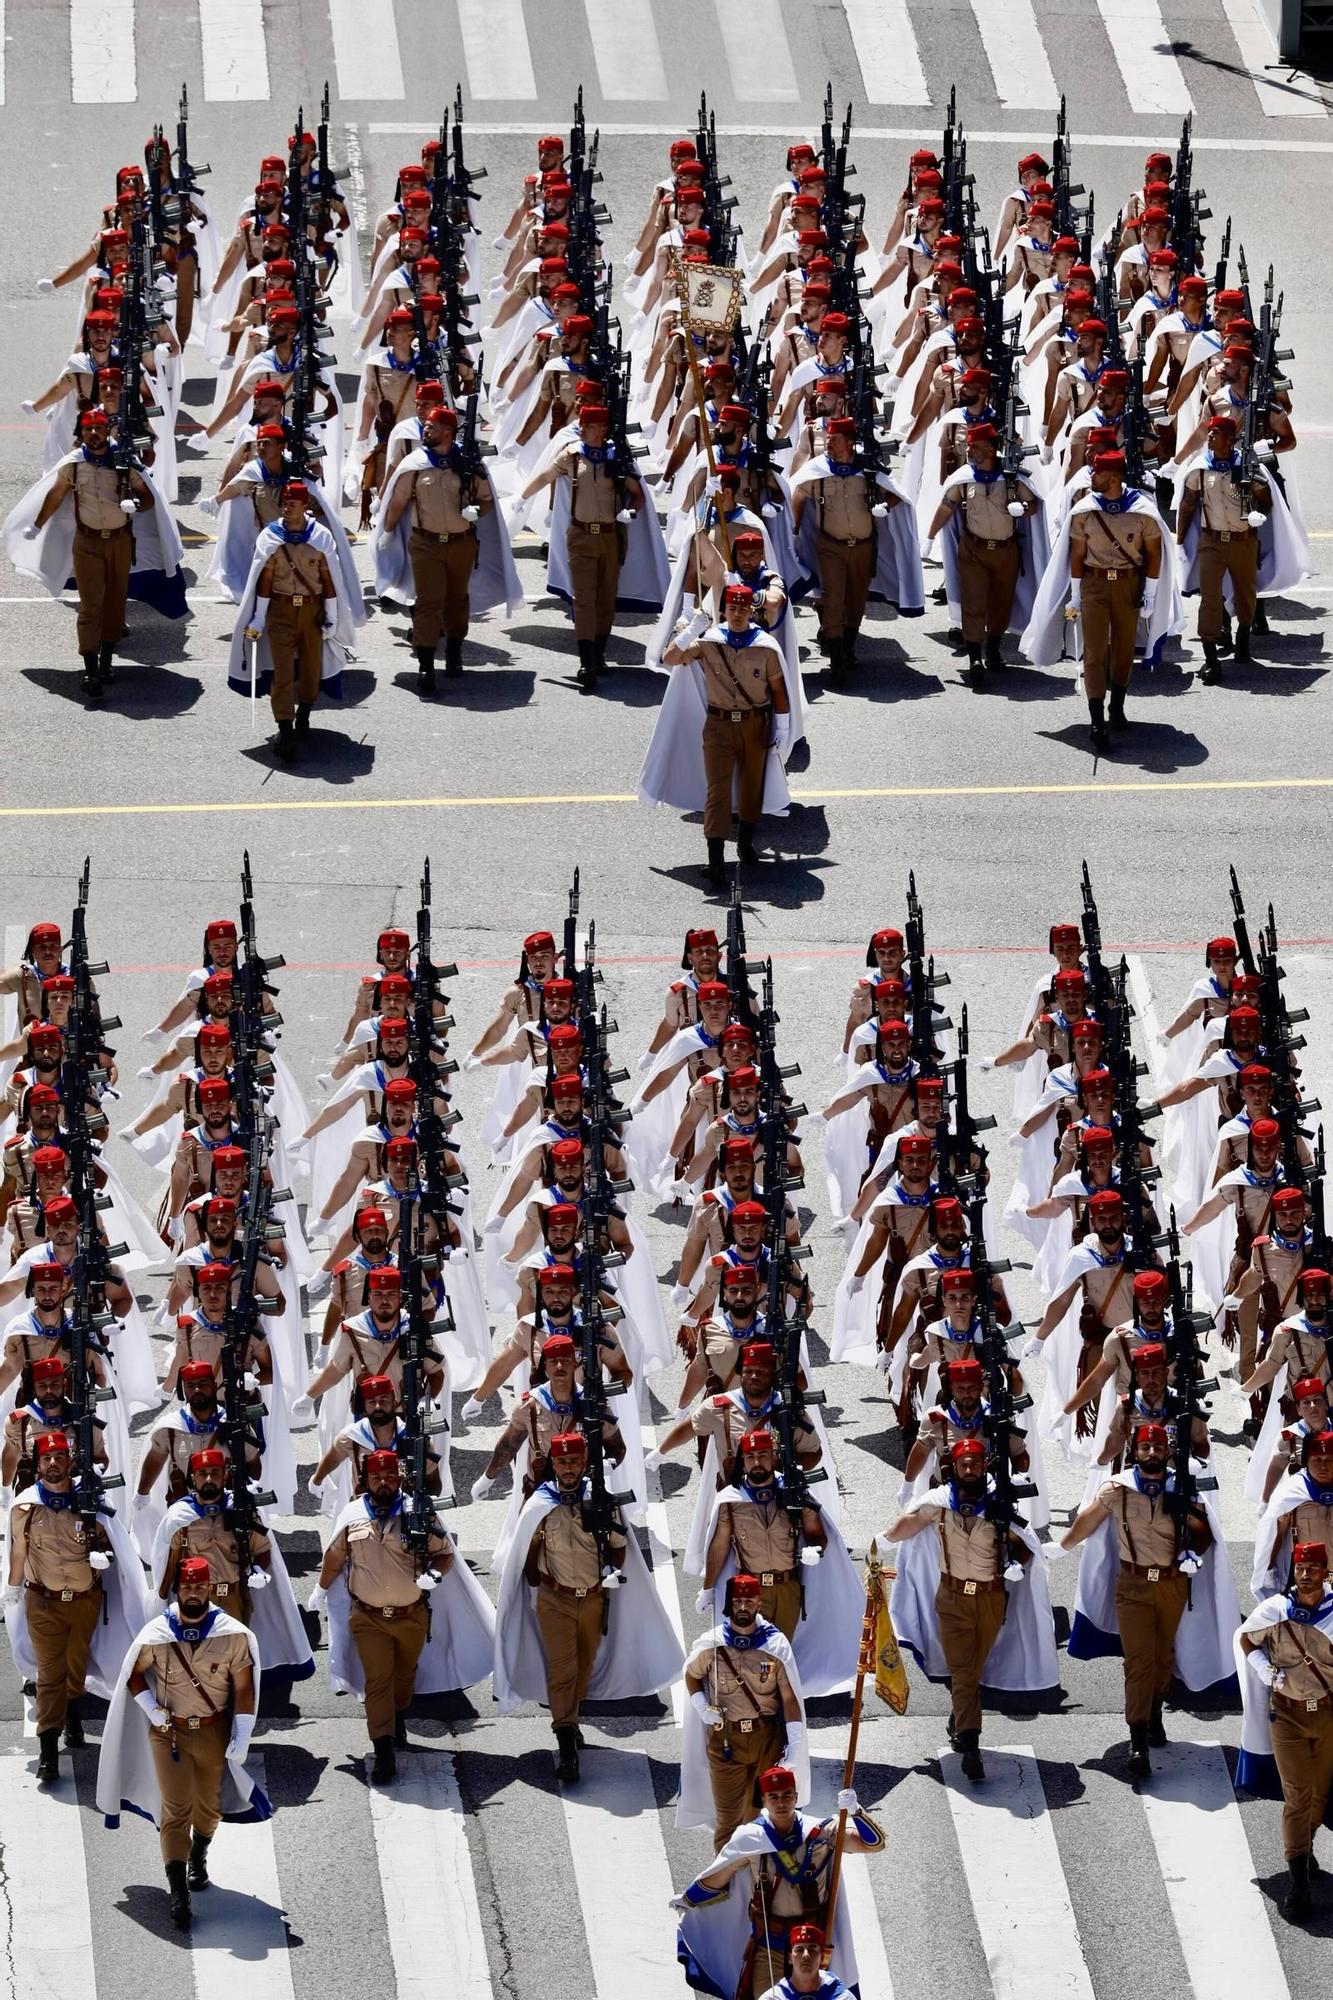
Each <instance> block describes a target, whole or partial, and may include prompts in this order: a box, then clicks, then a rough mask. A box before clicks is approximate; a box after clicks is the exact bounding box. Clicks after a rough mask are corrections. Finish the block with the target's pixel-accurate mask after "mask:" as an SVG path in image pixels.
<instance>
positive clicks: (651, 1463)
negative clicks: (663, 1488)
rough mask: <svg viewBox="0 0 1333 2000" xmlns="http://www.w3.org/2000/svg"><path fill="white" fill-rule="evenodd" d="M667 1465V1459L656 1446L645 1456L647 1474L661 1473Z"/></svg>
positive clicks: (644, 1467) (644, 1462)
mask: <svg viewBox="0 0 1333 2000" xmlns="http://www.w3.org/2000/svg"><path fill="white" fill-rule="evenodd" d="M665 1464H666V1458H665V1456H664V1454H663V1453H662V1452H660V1451H659V1450H658V1449H657V1446H656V1445H654V1446H653V1448H652V1450H651V1451H646V1452H645V1453H644V1455H643V1469H644V1471H645V1472H660V1471H661V1470H662V1467H663V1466H664V1465H665Z"/></svg>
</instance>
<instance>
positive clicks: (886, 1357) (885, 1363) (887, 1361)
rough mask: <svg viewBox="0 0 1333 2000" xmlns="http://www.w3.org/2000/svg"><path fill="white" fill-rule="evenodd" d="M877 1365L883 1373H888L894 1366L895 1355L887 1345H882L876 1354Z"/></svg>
mask: <svg viewBox="0 0 1333 2000" xmlns="http://www.w3.org/2000/svg"><path fill="white" fill-rule="evenodd" d="M875 1366H876V1368H877V1369H878V1370H879V1372H880V1374H881V1375H888V1374H889V1373H890V1372H891V1371H892V1368H893V1356H892V1355H891V1354H890V1353H889V1350H888V1348H887V1347H881V1348H879V1349H878V1350H877V1352H876V1354H875Z"/></svg>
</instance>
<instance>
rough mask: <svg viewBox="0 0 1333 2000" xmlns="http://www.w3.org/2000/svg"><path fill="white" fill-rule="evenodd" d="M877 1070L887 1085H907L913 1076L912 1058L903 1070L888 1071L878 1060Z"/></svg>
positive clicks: (909, 1058)
mask: <svg viewBox="0 0 1333 2000" xmlns="http://www.w3.org/2000/svg"><path fill="white" fill-rule="evenodd" d="M875 1068H876V1069H877V1070H878V1071H879V1073H880V1075H881V1076H882V1077H883V1079H884V1081H885V1083H906V1082H907V1081H908V1079H909V1078H910V1076H911V1074H912V1058H911V1057H910V1056H909V1057H908V1058H907V1061H906V1062H905V1063H904V1064H903V1067H902V1068H901V1069H886V1068H885V1066H884V1064H883V1063H882V1062H880V1061H878V1060H877V1061H876V1063H875Z"/></svg>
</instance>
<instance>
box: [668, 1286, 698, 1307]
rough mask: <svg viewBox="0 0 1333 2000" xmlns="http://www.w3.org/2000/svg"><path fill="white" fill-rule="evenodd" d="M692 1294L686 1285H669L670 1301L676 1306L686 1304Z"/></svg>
mask: <svg viewBox="0 0 1333 2000" xmlns="http://www.w3.org/2000/svg"><path fill="white" fill-rule="evenodd" d="M692 1296H693V1294H692V1293H691V1291H690V1288H689V1286H688V1285H673V1286H672V1287H671V1298H670V1303H671V1304H672V1305H673V1306H676V1307H680V1306H687V1305H688V1304H689V1302H690V1299H691V1298H692Z"/></svg>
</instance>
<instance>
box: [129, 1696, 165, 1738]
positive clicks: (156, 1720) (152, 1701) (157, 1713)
mask: <svg viewBox="0 0 1333 2000" xmlns="http://www.w3.org/2000/svg"><path fill="white" fill-rule="evenodd" d="M134 1699H135V1701H136V1702H137V1703H138V1705H139V1707H140V1708H141V1709H142V1710H143V1712H144V1714H145V1715H146V1716H147V1717H148V1720H149V1722H150V1723H151V1724H152V1725H153V1728H154V1729H165V1728H166V1726H167V1724H168V1723H169V1722H170V1720H171V1717H170V1716H169V1715H168V1714H167V1711H166V1710H165V1708H163V1706H162V1704H161V1702H160V1701H159V1700H158V1698H157V1696H156V1695H155V1694H150V1693H149V1691H148V1689H147V1688H143V1689H142V1690H141V1691H140V1692H139V1693H138V1694H136V1695H135V1697H134Z"/></svg>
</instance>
